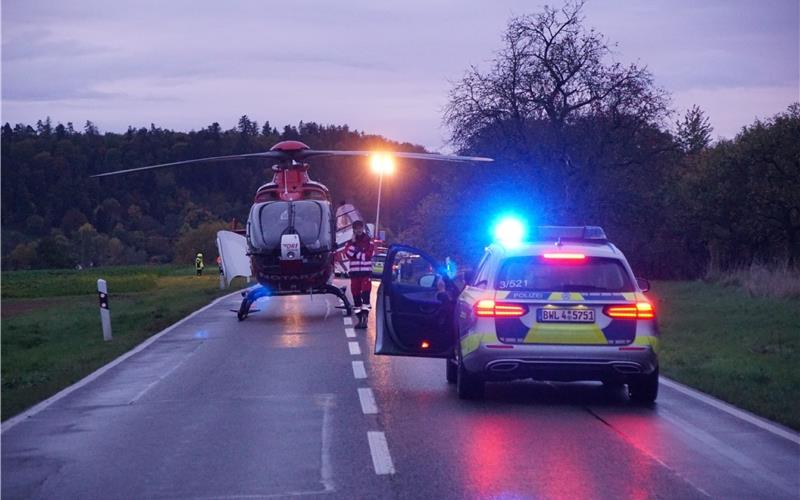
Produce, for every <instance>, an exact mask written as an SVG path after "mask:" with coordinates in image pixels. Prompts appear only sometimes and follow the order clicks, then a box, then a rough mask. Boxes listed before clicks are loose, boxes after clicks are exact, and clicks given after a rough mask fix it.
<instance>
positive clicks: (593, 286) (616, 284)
mask: <svg viewBox="0 0 800 500" xmlns="http://www.w3.org/2000/svg"><path fill="white" fill-rule="evenodd" d="M495 289H497V290H537V291H547V292H632V291H634V287H633V283H632V282H631V279H630V277H629V276H628V273H627V271H626V270H625V267H624V266H623V265H622V263H621V262H620V261H619V260H617V259H613V258H606V257H587V258H586V259H585V260H583V261H580V262H568V263H565V262H549V261H546V260H545V259H542V258H541V257H536V256H530V257H512V258H509V259H506V260H505V261H504V262H503V264H502V266H501V267H500V272H499V273H498V274H497V278H496V280H495Z"/></svg>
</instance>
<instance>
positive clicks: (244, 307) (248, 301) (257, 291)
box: [236, 285, 270, 321]
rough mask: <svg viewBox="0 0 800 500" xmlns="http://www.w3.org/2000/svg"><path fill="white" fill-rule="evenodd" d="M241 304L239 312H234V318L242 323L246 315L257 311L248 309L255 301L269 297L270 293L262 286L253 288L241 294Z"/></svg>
mask: <svg viewBox="0 0 800 500" xmlns="http://www.w3.org/2000/svg"><path fill="white" fill-rule="evenodd" d="M242 296H243V298H242V304H241V305H240V306H239V310H238V311H236V318H238V320H239V321H244V319H245V318H247V315H248V314H250V313H251V312H256V311H258V309H252V310H251V309H250V306H252V305H253V304H254V303H255V301H256V300H258V299H260V298H261V297H269V296H270V293H269V290H267V288H266V287H264V286H262V285H258V286H254V287H253V288H251V289H249V290H247V292H242Z"/></svg>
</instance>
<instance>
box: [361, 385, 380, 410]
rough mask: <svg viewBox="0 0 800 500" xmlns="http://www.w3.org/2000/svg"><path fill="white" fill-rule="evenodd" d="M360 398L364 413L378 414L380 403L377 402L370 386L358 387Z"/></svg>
mask: <svg viewBox="0 0 800 500" xmlns="http://www.w3.org/2000/svg"><path fill="white" fill-rule="evenodd" d="M358 400H359V401H361V411H362V413H364V415H376V414H377V413H378V405H377V404H376V403H375V395H374V394H372V389H370V388H369V387H359V388H358Z"/></svg>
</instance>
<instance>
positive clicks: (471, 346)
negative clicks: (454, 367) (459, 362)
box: [461, 333, 498, 356]
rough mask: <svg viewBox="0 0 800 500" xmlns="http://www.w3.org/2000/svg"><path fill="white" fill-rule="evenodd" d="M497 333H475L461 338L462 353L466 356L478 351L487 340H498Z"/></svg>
mask: <svg viewBox="0 0 800 500" xmlns="http://www.w3.org/2000/svg"><path fill="white" fill-rule="evenodd" d="M497 341H498V340H497V335H495V334H494V333H473V334H471V335H467V336H466V337H462V338H461V355H462V356H466V355H467V354H470V353H471V352H473V351H476V350H477V349H478V348H479V347H480V346H481V344H484V343H487V342H497Z"/></svg>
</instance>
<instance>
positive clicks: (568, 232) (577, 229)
mask: <svg viewBox="0 0 800 500" xmlns="http://www.w3.org/2000/svg"><path fill="white" fill-rule="evenodd" d="M532 236H533V237H532V240H533V241H555V242H559V241H560V242H566V241H580V242H583V243H601V244H604V243H608V238H606V233H605V231H603V228H602V227H600V226H538V227H536V228H535V229H534V231H533V235H532Z"/></svg>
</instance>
